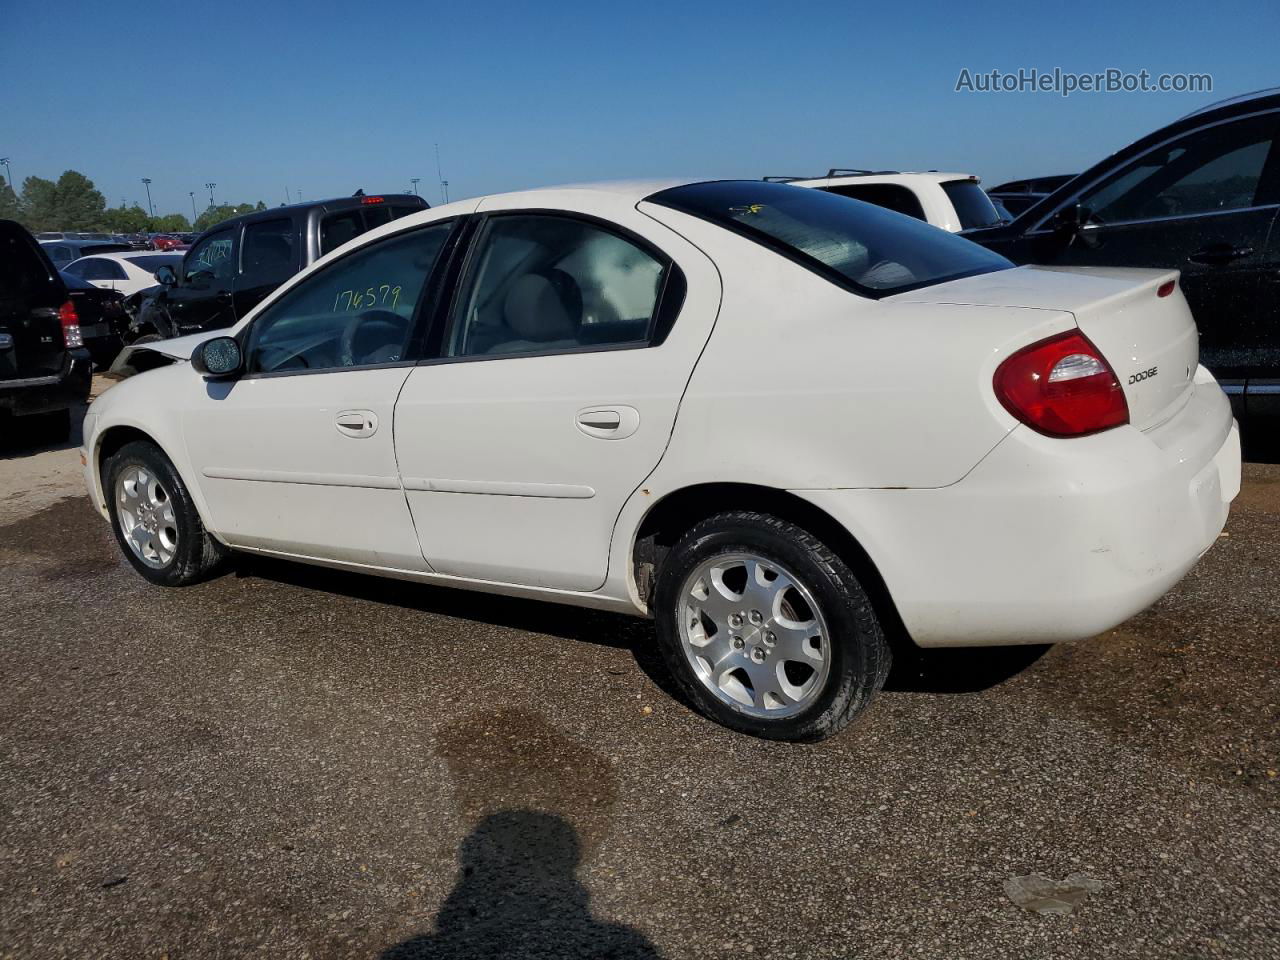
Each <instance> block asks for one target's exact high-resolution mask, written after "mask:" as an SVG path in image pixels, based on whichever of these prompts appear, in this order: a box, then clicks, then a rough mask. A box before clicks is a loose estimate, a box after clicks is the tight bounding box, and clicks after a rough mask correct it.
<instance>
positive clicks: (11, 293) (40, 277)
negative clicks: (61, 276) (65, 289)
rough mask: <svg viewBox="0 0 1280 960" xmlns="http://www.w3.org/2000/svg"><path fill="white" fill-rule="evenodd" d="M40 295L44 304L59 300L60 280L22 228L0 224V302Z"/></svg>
mask: <svg viewBox="0 0 1280 960" xmlns="http://www.w3.org/2000/svg"><path fill="white" fill-rule="evenodd" d="M37 295H38V296H39V297H40V299H41V301H42V302H45V301H47V302H50V303H52V302H54V301H58V300H60V297H59V294H58V281H57V280H56V279H55V278H54V277H53V276H52V275H50V273H49V267H48V265H47V264H46V263H45V261H44V259H43V258H42V257H41V256H40V254H39V252H38V251H37V249H36V247H35V244H34V243H33V242H32V240H31V239H30V238H29V237H28V236H26V235H25V231H23V230H22V228H21V227H19V226H17V225H16V224H3V225H0V300H8V299H11V298H19V297H20V298H24V299H25V298H29V297H33V296H37Z"/></svg>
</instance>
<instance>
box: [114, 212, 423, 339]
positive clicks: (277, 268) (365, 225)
mask: <svg viewBox="0 0 1280 960" xmlns="http://www.w3.org/2000/svg"><path fill="white" fill-rule="evenodd" d="M426 209H427V202H426V201H425V200H423V199H422V198H421V197H416V196H413V195H412V194H397V195H394V196H392V195H386V196H364V195H363V194H357V195H356V196H354V197H343V198H341V199H338V200H319V201H314V202H307V203H298V204H293V205H292V206H287V207H276V208H275V209H272V210H259V211H257V212H256V213H248V214H245V215H244V216H240V217H235V218H233V219H231V220H226V221H223V222H222V223H220V224H218V225H217V226H215V227H211V228H209V229H208V230H206V231H205V232H204V233H202V234H201V235H200V236H199V237H197V238H196V241H195V243H193V244H192V245H191V249H190V250H188V251H187V253H186V255H185V256H184V257H183V259H182V264H181V268H180V269H179V270H174V269H172V268H170V267H161V268H160V269H159V270H158V271H157V272H156V279H157V280H158V281H160V286H158V287H150V288H148V289H147V290H144V291H143V292H142V294H141V295H139V297H138V300H137V301H136V302H135V303H134V304H131V305H130V306H131V308H132V311H131V312H132V319H131V320H130V322H129V324H128V326H127V327H126V329H125V330H124V331H123V339H124V340H125V341H126V343H138V342H151V341H154V340H162V339H166V338H168V337H180V336H184V335H186V334H190V333H199V332H201V331H204V330H216V329H218V328H221V327H229V326H231V325H232V324H233V323H235V322H236V321H237V320H239V319H240V318H241V317H243V316H244V315H245V314H246V313H248V312H249V311H250V310H252V309H253V308H254V307H255V306H257V305H258V303H259V302H260V301H261V300H262V299H263V298H264V297H266V296H267V294H269V293H271V291H272V290H274V289H275V288H276V287H278V286H280V284H282V283H284V282H285V281H286V280H288V279H289V278H290V277H292V276H293V275H294V274H295V273H297V272H298V271H299V270H302V269H303V268H304V267H307V266H309V265H310V264H311V263H312V262H313V261H315V260H317V259H319V258H320V257H322V256H324V255H325V254H326V253H328V252H329V251H330V250H333V249H334V248H336V247H339V246H341V245H342V244H344V243H346V242H347V241H348V240H350V239H352V238H353V237H357V236H359V235H360V234H362V233H364V232H365V231H366V230H372V229H373V228H374V227H377V226H381V225H382V224H384V223H389V222H390V221H392V220H395V219H397V218H399V217H403V216H405V215H407V214H410V213H417V212H419V211H421V210H426ZM125 359H126V358H125V357H123V355H122V358H121V360H122V361H124V360H125Z"/></svg>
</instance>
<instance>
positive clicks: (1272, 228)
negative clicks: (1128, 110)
mask: <svg viewBox="0 0 1280 960" xmlns="http://www.w3.org/2000/svg"><path fill="white" fill-rule="evenodd" d="M1277 214H1280V89H1277V90H1270V91H1263V92H1261V93H1257V94H1250V95H1248V96H1245V97H1238V98H1236V99H1234V100H1228V101H1224V102H1222V103H1218V104H1214V105H1213V106H1211V107H1206V108H1204V109H1203V110H1198V111H1196V112H1195V113H1192V114H1189V115H1187V116H1185V117H1183V118H1182V119H1181V120H1178V121H1176V122H1174V123H1171V124H1169V125H1168V126H1166V127H1164V128H1162V129H1160V130H1157V131H1156V132H1155V133H1153V134H1151V135H1150V136H1147V137H1143V138H1142V139H1141V140H1139V141H1137V142H1136V143H1134V144H1131V145H1130V146H1128V147H1125V148H1124V149H1123V150H1121V151H1119V152H1118V153H1115V154H1113V155H1112V156H1110V157H1108V158H1107V159H1105V160H1103V161H1102V162H1101V163H1099V164H1097V165H1096V166H1094V167H1091V168H1090V169H1088V170H1086V171H1085V172H1084V173H1082V174H1080V175H1079V176H1077V177H1074V178H1073V179H1071V180H1070V181H1069V182H1068V183H1066V184H1064V185H1063V186H1061V187H1059V188H1058V189H1057V190H1055V191H1054V192H1053V193H1052V194H1050V195H1049V196H1048V197H1046V198H1044V199H1043V200H1041V201H1040V202H1038V203H1037V204H1035V205H1034V206H1032V207H1031V208H1030V209H1029V210H1027V211H1026V212H1025V213H1023V214H1022V216H1020V217H1018V218H1017V219H1016V220H1014V221H1013V223H1011V224H1009V225H1007V226H1004V227H995V228H992V229H990V230H976V231H973V232H971V233H967V234H965V236H967V237H968V238H969V239H971V240H975V241H977V242H978V243H981V244H983V245H984V246H986V247H989V248H991V249H992V250H995V251H998V252H999V253H1002V254H1004V255H1005V256H1006V257H1008V258H1009V259H1011V260H1013V261H1014V262H1016V263H1037V264H1051V265H1054V266H1108V267H1117V266H1124V267H1164V268H1176V269H1178V270H1181V271H1182V280H1181V284H1182V289H1183V292H1184V293H1185V294H1186V297H1187V301H1188V302H1189V303H1190V304H1191V312H1192V314H1193V315H1194V316H1195V320H1196V325H1197V326H1198V327H1199V328H1200V362H1201V363H1203V364H1204V365H1205V366H1206V367H1208V368H1209V370H1210V371H1211V372H1212V373H1213V374H1214V376H1216V377H1217V378H1218V381H1219V382H1220V383H1221V384H1222V386H1223V389H1224V390H1226V392H1227V393H1228V395H1230V397H1231V401H1232V406H1233V407H1234V409H1235V411H1236V416H1237V417H1239V418H1240V419H1242V420H1244V419H1246V418H1247V419H1248V420H1250V421H1253V420H1256V419H1258V418H1267V419H1270V420H1271V421H1272V422H1275V421H1276V419H1277V418H1280V223H1278V222H1277ZM1248 434H1249V428H1247V429H1246V439H1247V438H1248Z"/></svg>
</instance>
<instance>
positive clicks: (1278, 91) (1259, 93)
mask: <svg viewBox="0 0 1280 960" xmlns="http://www.w3.org/2000/svg"><path fill="white" fill-rule="evenodd" d="M1269 97H1277V98H1280V87H1267V88H1265V89H1263V90H1254V91H1253V92H1252V93H1242V94H1240V95H1239V96H1238V97H1227V99H1225V100H1218V101H1215V102H1214V103H1211V104H1208V105H1207V106H1204V107H1200V108H1199V109H1198V110H1192V111H1191V112H1190V113H1184V114H1183V115H1182V116H1181V117H1179V118H1178V119H1179V120H1186V119H1188V118H1189V117H1198V116H1200V115H1201V114H1205V113H1210V112H1211V111H1214V110H1221V109H1222V108H1223V107H1234V106H1236V105H1238V104H1241V103H1251V102H1253V101H1254V100H1266V99H1268V98H1269Z"/></svg>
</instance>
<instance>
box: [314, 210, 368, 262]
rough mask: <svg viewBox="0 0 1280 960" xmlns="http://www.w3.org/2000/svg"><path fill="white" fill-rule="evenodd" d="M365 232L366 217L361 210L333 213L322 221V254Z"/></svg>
mask: <svg viewBox="0 0 1280 960" xmlns="http://www.w3.org/2000/svg"><path fill="white" fill-rule="evenodd" d="M362 233H364V218H363V217H361V216H360V211H359V210H343V211H341V212H339V213H331V214H329V215H328V216H326V217H325V218H324V219H323V220H321V221H320V255H321V256H323V255H324V254H326V253H328V252H329V251H330V250H336V249H338V247H340V246H342V245H343V244H344V243H346V242H347V241H348V240H354V239H355V238H356V237H358V236H360V234H362Z"/></svg>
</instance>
